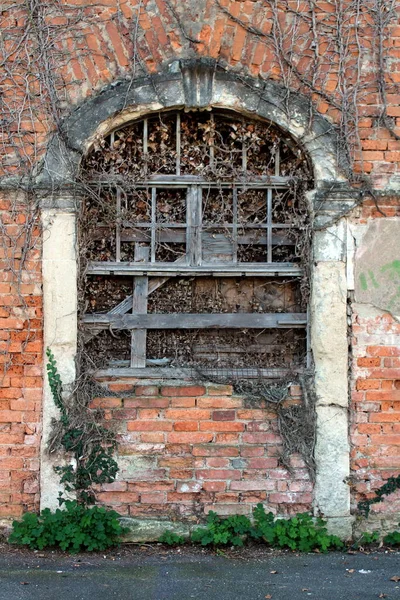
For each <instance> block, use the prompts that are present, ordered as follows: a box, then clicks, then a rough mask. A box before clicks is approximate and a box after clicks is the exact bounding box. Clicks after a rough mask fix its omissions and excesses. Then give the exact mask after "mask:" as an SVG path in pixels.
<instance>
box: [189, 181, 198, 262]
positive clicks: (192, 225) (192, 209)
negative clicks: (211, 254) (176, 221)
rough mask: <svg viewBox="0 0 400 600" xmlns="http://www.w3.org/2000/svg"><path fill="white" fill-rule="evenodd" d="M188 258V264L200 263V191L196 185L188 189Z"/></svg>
mask: <svg viewBox="0 0 400 600" xmlns="http://www.w3.org/2000/svg"><path fill="white" fill-rule="evenodd" d="M186 207H187V208H186V259H187V261H186V262H187V264H188V265H197V264H199V257H198V240H197V238H198V233H199V226H198V191H197V188H196V187H195V186H191V187H190V188H189V189H188V192H187V197H186Z"/></svg>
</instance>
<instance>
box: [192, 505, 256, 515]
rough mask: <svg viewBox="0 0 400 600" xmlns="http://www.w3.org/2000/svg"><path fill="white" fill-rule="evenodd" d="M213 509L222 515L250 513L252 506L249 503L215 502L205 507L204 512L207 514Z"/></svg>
mask: <svg viewBox="0 0 400 600" xmlns="http://www.w3.org/2000/svg"><path fill="white" fill-rule="evenodd" d="M211 510H212V511H214V512H216V513H217V514H219V515H222V516H224V515H225V516H228V515H250V513H251V506H250V505H249V504H213V505H212V506H205V507H204V512H205V513H206V514H208V513H209V512H210V511H211Z"/></svg>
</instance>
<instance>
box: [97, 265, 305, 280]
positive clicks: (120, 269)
mask: <svg viewBox="0 0 400 600" xmlns="http://www.w3.org/2000/svg"><path fill="white" fill-rule="evenodd" d="M86 274H87V275H123V276H127V275H128V276H129V275H132V276H136V275H148V276H149V277H165V276H168V277H185V276H186V277H190V276H195V275H203V276H206V277H224V276H226V277H229V276H232V277H241V276H242V275H246V276H250V277H254V276H257V277H299V276H301V275H302V274H303V270H302V269H301V268H300V267H299V266H297V265H296V264H294V263H283V262H282V263H272V264H263V263H240V264H238V265H233V264H232V265H222V264H221V265H220V264H213V265H212V266H211V265H209V266H207V265H201V266H197V267H193V266H191V265H184V264H183V265H182V266H179V267H177V265H176V263H158V264H151V263H142V264H135V263H116V262H90V263H89V264H88V267H87V270H86Z"/></svg>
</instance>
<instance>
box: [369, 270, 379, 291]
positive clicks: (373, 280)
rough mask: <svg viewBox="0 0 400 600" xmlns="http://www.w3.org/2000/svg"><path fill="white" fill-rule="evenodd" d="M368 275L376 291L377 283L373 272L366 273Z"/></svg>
mask: <svg viewBox="0 0 400 600" xmlns="http://www.w3.org/2000/svg"><path fill="white" fill-rule="evenodd" d="M368 275H369V276H370V279H371V283H372V285H373V286H374V288H376V289H377V288H379V283H378V282H377V281H376V279H375V275H374V274H373V272H372V271H368Z"/></svg>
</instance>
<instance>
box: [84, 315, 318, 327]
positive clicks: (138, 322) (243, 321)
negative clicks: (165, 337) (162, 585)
mask: <svg viewBox="0 0 400 600" xmlns="http://www.w3.org/2000/svg"><path fill="white" fill-rule="evenodd" d="M83 323H85V324H87V325H95V326H98V325H101V324H104V325H110V326H111V327H113V328H114V329H268V328H287V327H290V328H292V327H305V326H306V325H307V314H306V313H250V314H249V313H223V314H218V313H212V314H211V313H209V314H204V313H201V314H192V313H189V314H188V313H165V314H164V313H163V314H156V313H153V314H132V315H130V314H125V315H119V314H117V315H115V314H114V315H110V314H97V313H94V314H88V315H84V317H83Z"/></svg>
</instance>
